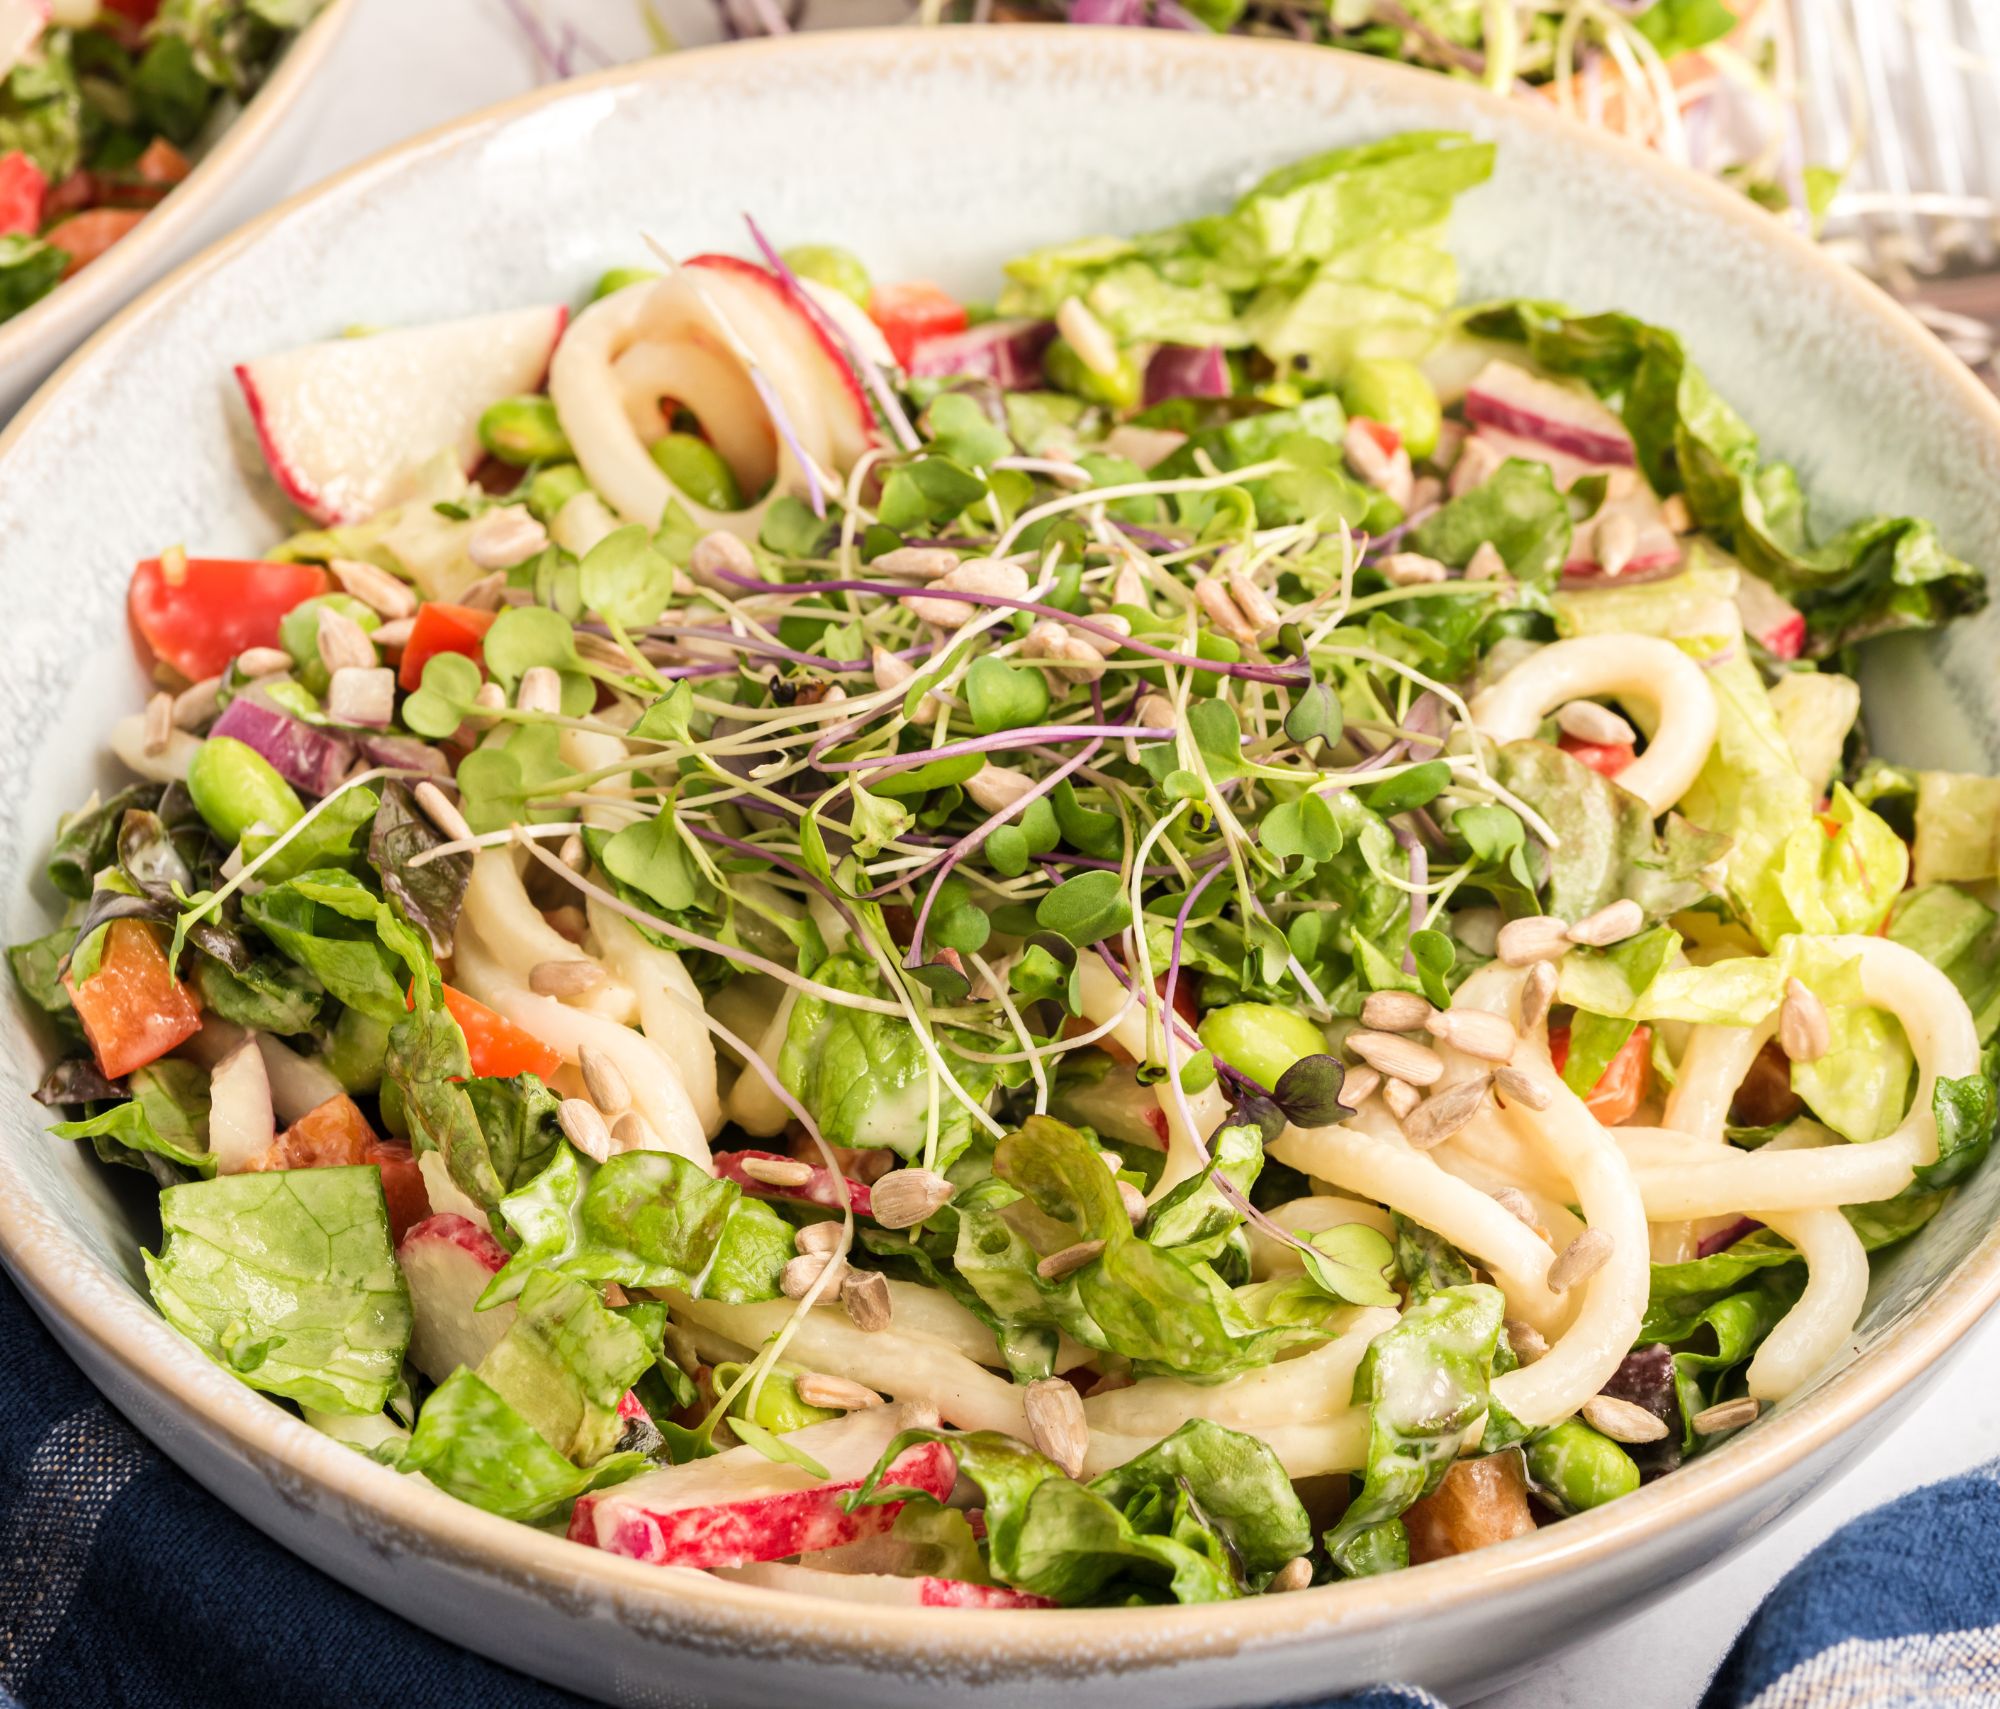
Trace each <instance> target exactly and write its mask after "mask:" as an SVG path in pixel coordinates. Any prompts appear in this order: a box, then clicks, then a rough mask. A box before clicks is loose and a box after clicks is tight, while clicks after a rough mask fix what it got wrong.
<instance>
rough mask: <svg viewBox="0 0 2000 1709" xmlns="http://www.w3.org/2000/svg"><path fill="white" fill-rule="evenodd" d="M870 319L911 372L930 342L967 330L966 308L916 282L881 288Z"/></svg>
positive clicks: (872, 301) (871, 305)
mask: <svg viewBox="0 0 2000 1709" xmlns="http://www.w3.org/2000/svg"><path fill="white" fill-rule="evenodd" d="M868 318H869V319H870V320H872V321H874V323H875V324H876V325H877V326H878V327H880V328H881V329H882V336H883V337H884V338H885V339H887V340H888V341H889V350H890V352H891V354H893V355H894V356H895V358H896V360H897V361H898V362H900V363H901V364H902V365H903V366H904V367H905V368H907V367H908V366H909V365H910V358H911V356H912V355H913V354H915V352H916V348H917V346H918V345H919V344H920V343H922V342H923V340H925V339H926V338H938V337H942V336H943V335H944V334H945V333H948V332H963V331H964V330H965V305H964V304H963V303H961V302H959V300H958V299H957V298H956V297H954V296H953V295H952V294H951V293H950V292H949V291H946V290H944V289H943V288H941V287H940V286H937V285H932V284H929V283H927V282H926V281H924V280H921V279H915V280H911V281H910V282H909V283H908V284H903V285H877V286H876V287H875V292H874V295H873V296H872V297H871V298H870V299H869V303H868Z"/></svg>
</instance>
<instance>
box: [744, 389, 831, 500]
mask: <svg viewBox="0 0 2000 1709" xmlns="http://www.w3.org/2000/svg"><path fill="white" fill-rule="evenodd" d="M745 371H746V372H747V373H748V374H749V376H750V384H751V385H753V386H754V387H756V389H757V397H758V400H759V401H760V402H761V403H762V404H763V406H764V413H765V414H766V415H768V416H769V417H770V418H771V425H772V426H773V427H775V428H776V429H777V430H778V437H779V438H780V439H782V440H784V442H785V443H786V445H788V446H790V447H791V452H792V455H793V456H794V457H795V458H797V459H798V465H799V467H800V468H801V469H802V470H804V471H805V477H806V497H807V498H808V499H810V500H811V502H812V513H813V515H815V516H817V517H819V518H820V519H821V520H822V521H824V520H825V518H826V489H825V488H824V487H822V486H821V485H820V481H819V465H818V464H817V463H815V462H814V461H813V460H812V459H811V458H810V457H808V456H807V455H806V448H805V447H804V446H803V445H801V444H800V443H799V435H798V429H797V428H795V427H793V426H792V418H791V417H790V416H789V415H787V414H786V413H785V406H784V404H783V403H782V402H781V401H780V400H779V398H778V392H777V388H776V387H774V386H773V385H772V384H771V382H770V381H769V380H768V379H766V378H765V377H764V370H763V369H761V368H759V367H757V366H755V365H754V364H751V365H750V366H748V367H747V368H746V370H745Z"/></svg>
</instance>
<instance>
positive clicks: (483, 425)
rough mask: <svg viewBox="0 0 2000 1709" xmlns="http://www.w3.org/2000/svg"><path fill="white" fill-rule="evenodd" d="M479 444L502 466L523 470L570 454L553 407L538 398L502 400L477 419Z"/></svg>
mask: <svg viewBox="0 0 2000 1709" xmlns="http://www.w3.org/2000/svg"><path fill="white" fill-rule="evenodd" d="M479 443H480V444H482V445H484V446H485V447H486V449H487V450H488V451H489V452H490V453H491V454H492V455H493V456H495V457H498V458H499V459H500V461H501V462H503V463H512V464H513V465H514V466H515V468H517V469H525V468H526V467H527V466H528V465H529V464H530V463H554V462H559V461H561V460H563V459H564V458H567V457H570V456H572V455H573V453H572V452H571V450H570V448H569V438H568V436H567V435H566V434H565V433H564V432H563V430H562V422H561V421H560V420H558V419H557V417H556V406H555V405H554V403H552V402H551V401H550V400H549V399H547V398H545V397H541V396H539V395H537V396H533V397H518V398H502V399H501V400H500V401H499V402H498V403H497V404H491V405H489V406H488V407H487V410H486V412H485V414H483V415H482V416H480V418H479Z"/></svg>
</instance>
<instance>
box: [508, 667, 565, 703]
mask: <svg viewBox="0 0 2000 1709" xmlns="http://www.w3.org/2000/svg"><path fill="white" fill-rule="evenodd" d="M514 704H515V705H516V706H517V707H519V708H520V709H521V710H522V711H523V712H560V711H561V710H562V678H561V677H559V676H557V675H556V673H555V672H554V671H553V670H551V669H550V668H549V667H548V666H547V665H530V666H529V667H528V668H527V669H526V670H524V671H523V672H522V673H521V681H520V683H519V684H518V685H517V686H516V688H515V690H514Z"/></svg>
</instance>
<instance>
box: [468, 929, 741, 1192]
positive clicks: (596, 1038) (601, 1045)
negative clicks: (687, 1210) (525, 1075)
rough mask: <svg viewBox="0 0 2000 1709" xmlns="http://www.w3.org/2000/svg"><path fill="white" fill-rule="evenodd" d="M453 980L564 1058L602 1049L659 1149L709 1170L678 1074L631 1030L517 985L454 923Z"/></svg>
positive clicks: (704, 1142) (703, 1138) (703, 1139)
mask: <svg viewBox="0 0 2000 1709" xmlns="http://www.w3.org/2000/svg"><path fill="white" fill-rule="evenodd" d="M452 983H453V984H454V985H456V986H458V987H459V989H461V990H462V991H464V992H465V993H466V994H467V995H468V996H470V997H473V998H476V999H477V1000H478V1001H479V1002H482V1003H484V1004H485V1005H486V1006H487V1007H488V1008H489V1009H492V1010H494V1011H496V1012H497V1013H498V1014H500V1015H502V1016H504V1017H505V1018H506V1019H507V1020H510V1021H512V1022H513V1023H514V1024H515V1025H516V1026H518V1027H525V1028H526V1029H527V1030H528V1031H529V1032H531V1033H533V1034H534V1035H535V1037H536V1038H538V1039H540V1040H541V1041H542V1043H544V1044H545V1045H547V1046H548V1047H549V1048H550V1049H551V1050H553V1051H555V1052H556V1053H557V1055H559V1056H560V1057H561V1058H562V1059H563V1061H565V1062H575V1061H576V1060H577V1058H578V1056H579V1055H580V1054H581V1052H582V1049H583V1047H584V1046H585V1045H589V1046H590V1047H591V1048H592V1049H594V1050H601V1051H602V1052H603V1053H604V1054H605V1055H606V1056H608V1057H609V1058H610V1059H611V1061H612V1063H613V1064H614V1065H615V1066H616V1067H617V1069H618V1072H619V1073H620V1074H622V1075H624V1077H625V1082H626V1084H627V1085H628V1086H629V1087H630V1088H631V1092H632V1102H633V1105H634V1107H635V1108H636V1109H637V1110H638V1112H639V1114H640V1115H642V1116H644V1117H645V1118H646V1120H647V1122H648V1123H649V1124H651V1126H652V1129H653V1131H654V1133H655V1134H656V1135H657V1136H658V1138H659V1141H660V1149H661V1150H663V1151H674V1152H678V1153H679V1154H680V1155H681V1156H683V1157H685V1158H687V1159H688V1160H689V1161H690V1162H694V1163H699V1164H700V1165H701V1166H702V1167H703V1168H704V1169H707V1168H709V1167H710V1159H709V1150H708V1135H707V1133H706V1132H705V1131H704V1130H703V1128H702V1125H701V1118H700V1117H699V1116H697V1115H696V1114H695V1111H694V1105H693V1104H691V1103H689V1102H688V1095H687V1093H686V1091H685V1090H683V1089H682V1086H681V1082H680V1076H679V1075H678V1074H676V1073H675V1072H674V1067H673V1064H672V1063H671V1062H670V1061H668V1060H667V1057H666V1055H665V1054H664V1053H663V1052H662V1051H661V1050H660V1048H659V1047H658V1046H657V1045H655V1044H652V1043H651V1042H649V1041H648V1040H647V1039H645V1038H644V1037H642V1036H641V1035H640V1034H638V1033H636V1032H634V1031H633V1030H632V1029H631V1028H630V1027H624V1026H620V1025H619V1024H618V1023H617V1022H616V1021H611V1020H606V1019H605V1018H604V1017H603V1016H602V1015H593V1014H589V1013H587V1012H585V1011H584V1010H582V1009H572V1008H569V1007H568V1006H567V1005H565V1004H562V1003H558V1002H557V1001H556V1000H555V999H554V998H553V997H538V996H536V995H535V993H534V992H532V991H530V990H528V989H527V987H526V986H525V985H522V984H519V983H517V982H516V981H515V980H514V978H513V977H512V976H511V975H510V974H509V972H508V970H507V968H506V966H505V965H504V964H503V963H502V962H501V961H500V960H499V959H498V958H497V957H495V956H494V955H493V953H492V952H491V951H490V950H489V949H488V948H487V947H486V945H485V943H484V941H483V940H482V939H481V938H480V936H479V934H478V933H477V932H476V931H475V930H473V929H472V927H471V926H470V925H468V923H467V922H466V921H465V920H464V919H462V918H461V919H460V921H459V926H458V936H457V939H456V940H455V942H454V944H453V947H452Z"/></svg>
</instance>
